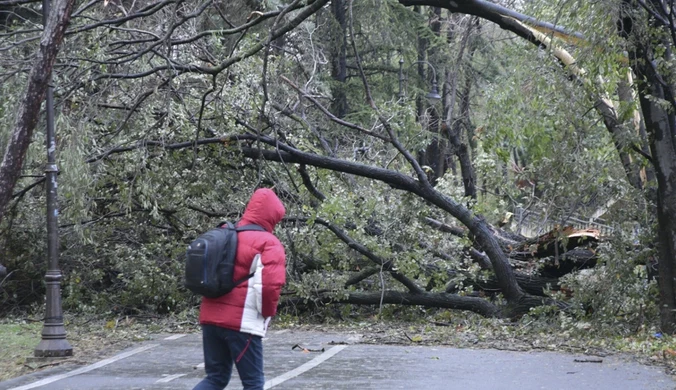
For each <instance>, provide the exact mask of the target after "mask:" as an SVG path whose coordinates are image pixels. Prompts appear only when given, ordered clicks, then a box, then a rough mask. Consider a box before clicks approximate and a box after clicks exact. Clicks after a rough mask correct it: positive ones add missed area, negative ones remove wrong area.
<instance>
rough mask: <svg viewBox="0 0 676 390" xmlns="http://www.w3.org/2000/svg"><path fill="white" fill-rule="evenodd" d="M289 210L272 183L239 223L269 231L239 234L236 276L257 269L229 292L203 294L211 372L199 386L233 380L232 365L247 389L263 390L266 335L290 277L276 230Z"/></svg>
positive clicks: (199, 389) (204, 338)
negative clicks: (264, 338) (207, 295)
mask: <svg viewBox="0 0 676 390" xmlns="http://www.w3.org/2000/svg"><path fill="white" fill-rule="evenodd" d="M285 212H286V210H285V209H284V205H283V204H282V202H281V201H280V200H279V198H278V197H277V195H276V194H275V193H274V192H273V191H272V190H270V189H267V188H260V189H258V190H256V191H255V192H254V193H253V195H252V196H251V199H250V200H249V203H248V204H247V206H246V208H245V210H244V214H243V215H242V219H241V220H240V221H239V222H238V223H237V226H244V225H249V224H256V225H260V226H262V227H263V228H264V229H265V230H266V231H264V232H262V231H242V232H239V233H238V234H237V255H236V257H235V269H234V275H233V279H234V280H241V279H243V278H246V277H247V276H248V275H249V274H251V273H253V274H254V276H253V277H251V278H250V279H248V280H246V281H245V282H242V283H241V284H239V285H238V286H237V287H235V288H234V289H233V290H232V291H230V292H229V293H227V294H225V295H223V296H221V297H218V298H207V297H203V298H202V304H201V307H200V318H199V319H200V324H201V325H202V347H203V349H204V370H205V371H206V374H207V376H206V378H204V379H203V380H202V381H201V382H199V383H198V384H197V386H195V387H194V389H193V390H212V389H219V390H221V389H224V388H225V387H226V386H227V385H228V383H229V382H230V378H231V376H232V367H233V365H235V366H236V367H237V372H238V373H239V377H240V379H241V380H242V385H243V386H244V390H262V389H263V386H264V384H265V377H264V375H263V340H262V339H263V337H264V336H265V332H266V331H267V327H268V324H269V322H270V319H271V318H272V317H273V316H274V315H275V313H276V312H277V303H278V302H279V297H280V294H281V289H282V286H283V285H284V283H285V282H286V254H285V252H284V247H283V246H282V243H281V242H280V241H279V239H278V238H277V237H276V236H275V235H274V234H272V231H273V229H274V228H275V226H276V225H277V224H278V223H279V222H280V221H281V220H282V218H283V217H284V214H285Z"/></svg>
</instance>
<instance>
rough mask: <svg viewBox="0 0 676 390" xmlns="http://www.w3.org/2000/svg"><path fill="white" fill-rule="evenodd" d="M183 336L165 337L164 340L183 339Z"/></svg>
mask: <svg viewBox="0 0 676 390" xmlns="http://www.w3.org/2000/svg"><path fill="white" fill-rule="evenodd" d="M184 336H186V335H185V334H175V335H173V336H169V337H165V338H164V339H165V340H176V339H180V338H181V337H184Z"/></svg>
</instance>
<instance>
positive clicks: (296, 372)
mask: <svg viewBox="0 0 676 390" xmlns="http://www.w3.org/2000/svg"><path fill="white" fill-rule="evenodd" d="M345 348H347V345H337V346H335V347H333V348H331V349H329V350H328V351H326V352H324V353H323V354H321V355H319V356H317V357H316V358H314V359H312V360H310V361H309V362H307V363H305V364H303V365H301V366H299V367H296V368H294V369H293V370H291V371H289V372H287V373H284V374H282V375H280V376H278V377H275V378H272V379H270V380H269V381H267V382H265V387H263V388H264V389H271V388H273V387H275V386H277V385H279V384H281V383H283V382H286V381H288V380H289V379H292V378H295V377H297V376H298V375H300V374H302V373H304V372H305V371H309V370H311V369H313V368H315V367H317V366H318V365H320V364H321V363H323V362H325V361H326V360H328V359H329V358H331V357H332V356H334V355H335V354H337V353H338V352H340V351H342V350H343V349H345Z"/></svg>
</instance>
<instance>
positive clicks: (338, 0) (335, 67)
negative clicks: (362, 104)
mask: <svg viewBox="0 0 676 390" xmlns="http://www.w3.org/2000/svg"><path fill="white" fill-rule="evenodd" d="M331 12H332V13H333V17H334V18H335V19H336V22H337V23H338V25H339V26H340V30H339V31H336V32H334V36H335V37H336V39H335V41H334V44H333V45H331V50H332V53H331V56H332V58H331V77H332V78H333V80H335V81H337V82H338V83H337V85H336V86H335V87H334V88H333V103H332V112H333V114H334V115H335V116H337V117H338V118H343V117H345V115H346V114H347V110H348V105H347V94H346V93H345V81H346V80H347V50H346V48H347V35H346V32H347V17H346V12H345V1H344V0H333V1H332V2H331Z"/></svg>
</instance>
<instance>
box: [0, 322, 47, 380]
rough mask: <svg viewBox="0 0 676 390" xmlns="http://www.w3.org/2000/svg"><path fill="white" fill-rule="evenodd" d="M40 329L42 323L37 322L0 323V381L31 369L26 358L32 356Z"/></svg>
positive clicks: (38, 339)
mask: <svg viewBox="0 0 676 390" xmlns="http://www.w3.org/2000/svg"><path fill="white" fill-rule="evenodd" d="M41 331H42V323H38V322H33V323H27V322H25V321H24V322H19V321H17V322H3V323H0V345H2V348H0V381H4V380H7V379H9V378H13V377H15V376H17V375H21V374H22V373H24V372H27V371H31V370H32V369H31V368H30V367H28V366H27V365H26V359H27V358H29V357H31V356H33V351H34V350H35V347H37V346H38V343H39V342H40V338H41V336H40V332H41Z"/></svg>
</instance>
